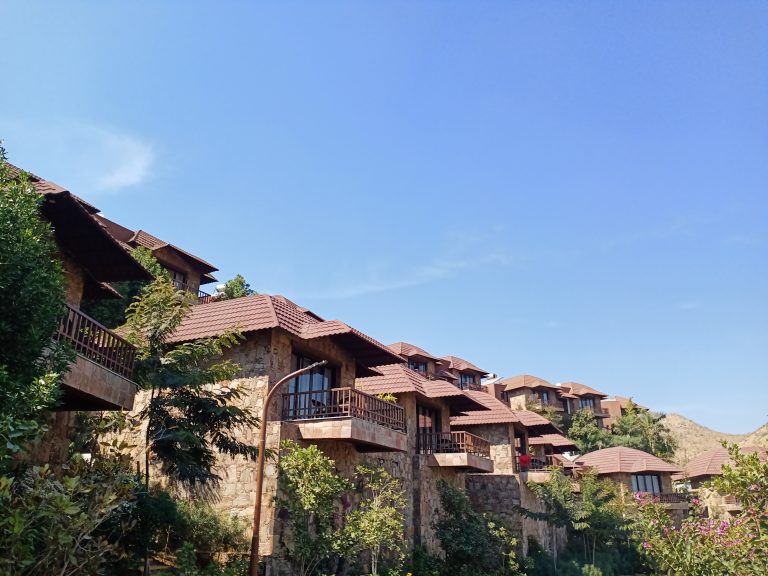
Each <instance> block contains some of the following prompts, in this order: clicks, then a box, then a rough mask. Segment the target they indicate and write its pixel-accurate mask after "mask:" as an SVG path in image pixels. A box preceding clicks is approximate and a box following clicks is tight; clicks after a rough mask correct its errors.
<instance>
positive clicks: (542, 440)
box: [528, 434, 576, 449]
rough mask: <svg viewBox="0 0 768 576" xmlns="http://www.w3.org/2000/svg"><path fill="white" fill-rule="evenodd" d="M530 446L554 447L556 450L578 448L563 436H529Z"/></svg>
mask: <svg viewBox="0 0 768 576" xmlns="http://www.w3.org/2000/svg"><path fill="white" fill-rule="evenodd" d="M528 444H530V445H531V446H554V447H555V448H566V449H567V448H574V449H575V448H576V444H574V443H573V442H571V441H570V440H568V438H566V437H565V436H563V435H562V434H542V435H541V436H529V437H528Z"/></svg>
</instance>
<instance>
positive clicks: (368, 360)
mask: <svg viewBox="0 0 768 576" xmlns="http://www.w3.org/2000/svg"><path fill="white" fill-rule="evenodd" d="M234 327H238V328H239V329H240V330H241V331H242V332H243V333H248V332H255V331H258V330H269V329H272V328H282V329H283V330H286V331H287V332H289V333H290V334H293V335H294V336H297V337H299V338H302V339H304V340H312V339H314V338H322V337H330V338H333V339H334V340H335V341H336V342H337V343H338V344H339V345H341V346H342V347H345V348H347V349H348V350H349V351H350V352H352V353H353V355H354V356H355V358H356V359H357V361H358V362H359V363H360V364H362V365H363V366H378V365H380V364H392V363H400V362H402V361H403V360H402V358H400V357H399V356H398V355H397V354H394V353H393V352H392V351H391V350H390V349H389V348H387V347H386V346H384V345H383V344H381V343H380V342H378V341H376V340H374V339H373V338H371V337H370V336H367V335H366V334H363V333H362V332H360V331H359V330H355V329H354V328H352V327H351V326H349V325H348V324H345V323H344V322H340V321H339V320H322V319H320V317H319V316H317V315H316V314H313V313H312V312H310V311H309V310H307V309H306V308H302V307H301V306H297V305H296V304H294V303H293V302H291V301H290V300H288V299H287V298H285V297H283V296H270V295H268V294H258V295H254V296H244V297H243V298H235V299H232V300H222V301H219V302H210V303H208V304H198V305H197V306H193V307H192V308H191V309H190V310H189V312H188V313H187V316H186V317H185V318H184V321H183V322H182V323H181V325H180V326H179V327H178V328H177V329H176V332H175V333H174V334H173V336H172V337H171V338H170V339H169V341H171V342H186V341H189V340H195V339H197V338H204V337H207V336H218V335H219V334H223V333H224V332H226V331H227V330H229V329H231V328H234Z"/></svg>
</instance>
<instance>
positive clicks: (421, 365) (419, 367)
mask: <svg viewBox="0 0 768 576" xmlns="http://www.w3.org/2000/svg"><path fill="white" fill-rule="evenodd" d="M408 368H410V369H411V370H416V372H421V373H422V374H426V373H427V363H426V362H421V361H420V360H408Z"/></svg>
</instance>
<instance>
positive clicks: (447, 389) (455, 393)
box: [355, 364, 485, 413]
mask: <svg viewBox="0 0 768 576" xmlns="http://www.w3.org/2000/svg"><path fill="white" fill-rule="evenodd" d="M376 370H377V371H379V372H381V374H382V376H367V377H363V378H357V379H356V380H355V383H356V385H357V386H359V387H360V389H361V390H364V391H365V392H368V393H369V394H401V393H405V392H413V393H416V394H417V395H419V396H422V397H423V398H434V399H437V398H441V399H444V400H445V401H446V402H448V403H449V404H450V405H451V408H452V410H454V411H455V412H457V413H460V412H461V411H464V410H485V406H483V404H481V403H480V402H478V401H477V400H475V399H474V397H473V396H470V395H469V394H468V392H467V391H466V390H461V389H460V388H457V387H456V386H454V385H453V384H450V383H448V382H446V381H444V380H429V379H428V378H425V377H424V376H422V375H421V374H419V373H418V372H416V371H415V370H411V369H410V368H408V367H407V366H405V365H404V364H390V365H385V366H376Z"/></svg>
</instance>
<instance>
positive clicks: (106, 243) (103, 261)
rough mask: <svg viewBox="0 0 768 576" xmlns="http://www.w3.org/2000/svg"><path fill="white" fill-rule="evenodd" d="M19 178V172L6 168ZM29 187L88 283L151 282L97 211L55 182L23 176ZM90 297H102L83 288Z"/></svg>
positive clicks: (91, 287)
mask: <svg viewBox="0 0 768 576" xmlns="http://www.w3.org/2000/svg"><path fill="white" fill-rule="evenodd" d="M8 167H9V169H10V172H11V174H12V175H14V176H18V175H19V174H20V173H21V172H22V170H21V169H20V168H17V167H16V166H14V165H12V164H8ZM26 174H27V175H28V176H29V181H30V183H31V184H32V185H33V186H34V187H35V190H36V191H37V192H38V193H39V194H41V195H42V196H43V199H44V201H43V203H42V205H41V207H40V211H41V213H42V215H43V216H44V217H45V219H46V220H48V221H49V222H50V223H51V227H52V228H53V232H54V238H55V240H56V243H57V244H58V246H59V247H60V248H61V249H62V250H63V251H64V252H66V253H68V254H69V255H71V257H72V258H73V259H74V260H75V261H76V262H77V263H78V264H79V265H80V266H82V267H83V268H84V269H85V272H86V281H87V282H91V283H97V284H98V283H100V282H118V281H123V280H151V279H152V278H153V276H152V275H151V274H150V273H149V272H148V271H147V270H145V269H144V268H143V267H142V266H141V264H139V263H138V262H136V260H135V259H134V258H133V257H132V256H131V255H130V254H129V253H128V251H127V250H126V249H125V248H124V247H123V246H122V245H121V244H120V242H118V241H117V240H116V239H115V238H114V237H113V236H112V235H111V234H109V232H107V231H106V230H104V228H103V227H102V226H101V225H100V224H99V222H98V221H97V220H96V219H95V218H94V216H93V214H94V211H98V209H97V208H95V207H94V206H92V205H91V204H89V203H88V202H85V201H84V200H82V199H81V198H78V197H77V196H75V195H74V194H72V193H71V192H69V191H68V190H66V189H65V188H63V187H61V186H59V185H58V184H56V183H54V182H49V181H48V180H44V179H43V178H40V177H39V176H35V175H34V174H30V173H29V172H26ZM86 288H87V289H88V290H89V292H90V293H91V294H94V295H96V294H99V293H104V292H103V290H101V289H100V288H99V287H98V286H86Z"/></svg>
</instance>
